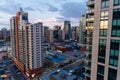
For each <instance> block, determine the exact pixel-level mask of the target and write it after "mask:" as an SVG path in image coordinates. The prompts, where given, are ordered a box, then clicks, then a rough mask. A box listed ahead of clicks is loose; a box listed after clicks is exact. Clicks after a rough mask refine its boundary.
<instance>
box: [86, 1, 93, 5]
mask: <svg viewBox="0 0 120 80" xmlns="http://www.w3.org/2000/svg"><path fill="white" fill-rule="evenodd" d="M94 4H95V1H88V2H87V6H90V5H94Z"/></svg>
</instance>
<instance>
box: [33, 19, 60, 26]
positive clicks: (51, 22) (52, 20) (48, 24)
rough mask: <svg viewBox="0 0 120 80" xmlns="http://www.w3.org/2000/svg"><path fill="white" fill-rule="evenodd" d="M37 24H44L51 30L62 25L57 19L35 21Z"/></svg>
mask: <svg viewBox="0 0 120 80" xmlns="http://www.w3.org/2000/svg"><path fill="white" fill-rule="evenodd" d="M36 22H42V23H43V25H44V26H49V27H50V28H53V26H54V25H60V23H59V22H57V19H56V18H55V17H52V18H44V19H38V20H36V21H35V23H36Z"/></svg>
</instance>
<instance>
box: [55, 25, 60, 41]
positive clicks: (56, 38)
mask: <svg viewBox="0 0 120 80" xmlns="http://www.w3.org/2000/svg"><path fill="white" fill-rule="evenodd" d="M60 30H61V26H58V25H55V26H54V27H53V38H54V41H59V36H61V34H59V31H60Z"/></svg>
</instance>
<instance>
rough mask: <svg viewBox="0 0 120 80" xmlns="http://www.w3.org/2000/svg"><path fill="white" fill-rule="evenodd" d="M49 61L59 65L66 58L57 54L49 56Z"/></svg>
mask: <svg viewBox="0 0 120 80" xmlns="http://www.w3.org/2000/svg"><path fill="white" fill-rule="evenodd" d="M47 59H49V60H51V61H52V62H54V63H59V62H62V61H63V60H65V57H64V56H63V55H62V54H60V53H55V54H54V55H51V54H48V56H47Z"/></svg>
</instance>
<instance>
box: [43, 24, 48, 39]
mask: <svg viewBox="0 0 120 80" xmlns="http://www.w3.org/2000/svg"><path fill="white" fill-rule="evenodd" d="M48 29H49V27H47V26H44V36H43V37H44V40H45V41H47V31H48Z"/></svg>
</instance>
